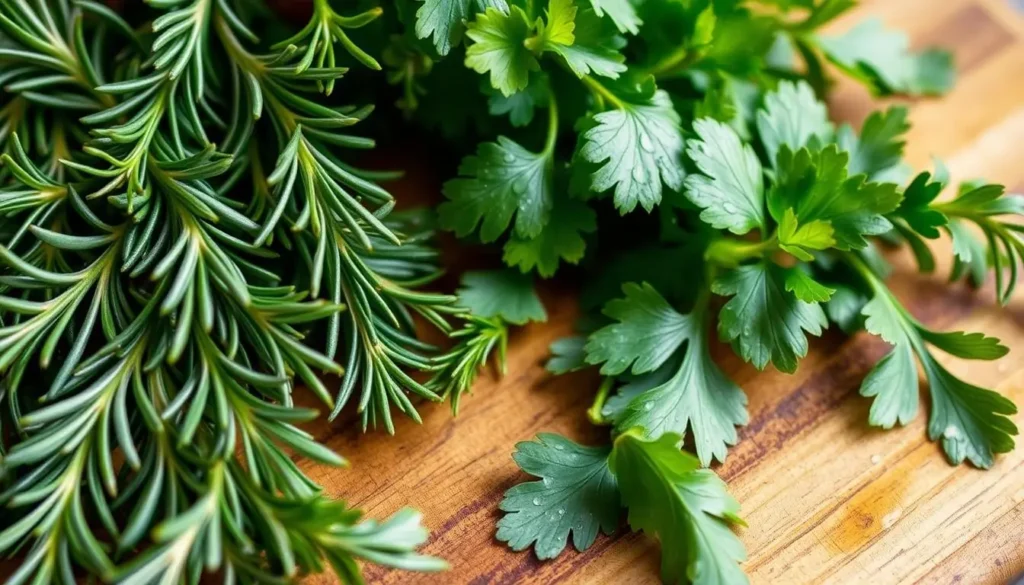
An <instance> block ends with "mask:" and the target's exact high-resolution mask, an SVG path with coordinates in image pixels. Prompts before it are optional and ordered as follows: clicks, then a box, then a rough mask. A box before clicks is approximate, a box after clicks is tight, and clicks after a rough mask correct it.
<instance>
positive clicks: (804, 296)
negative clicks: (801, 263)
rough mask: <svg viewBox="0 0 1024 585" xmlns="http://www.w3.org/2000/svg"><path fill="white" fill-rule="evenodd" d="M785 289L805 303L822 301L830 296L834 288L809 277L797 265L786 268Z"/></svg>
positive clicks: (834, 290) (825, 300)
mask: <svg viewBox="0 0 1024 585" xmlns="http://www.w3.org/2000/svg"><path fill="white" fill-rule="evenodd" d="M786 290H787V291H789V292H791V293H793V296H795V297H796V298H798V299H800V300H801V301H803V302H805V303H824V302H827V301H828V300H829V299H831V298H832V293H834V292H836V289H834V288H830V287H827V286H825V285H823V284H821V283H819V282H818V281H817V280H814V279H813V278H811V275H810V274H807V272H806V271H804V270H803V269H801V268H799V267H794V268H789V269H787V270H786Z"/></svg>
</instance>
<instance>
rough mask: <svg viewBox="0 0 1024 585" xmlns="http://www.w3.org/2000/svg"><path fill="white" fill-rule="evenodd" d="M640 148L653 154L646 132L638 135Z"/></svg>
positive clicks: (652, 146)
mask: <svg viewBox="0 0 1024 585" xmlns="http://www.w3.org/2000/svg"><path fill="white" fill-rule="evenodd" d="M640 148H642V149H644V150H646V151H647V152H654V144H652V143H651V137H650V136H648V135H647V133H646V132H641V133H640Z"/></svg>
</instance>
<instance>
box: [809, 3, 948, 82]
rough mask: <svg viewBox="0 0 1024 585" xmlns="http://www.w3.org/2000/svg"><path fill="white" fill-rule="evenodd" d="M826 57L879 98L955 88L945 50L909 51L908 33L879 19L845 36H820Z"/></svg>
mask: <svg viewBox="0 0 1024 585" xmlns="http://www.w3.org/2000/svg"><path fill="white" fill-rule="evenodd" d="M817 41H818V45H819V46H820V47H821V49H822V51H824V53H825V55H826V56H827V57H828V58H829V59H830V60H831V61H832V62H834V63H835V64H836V65H838V66H839V67H841V68H843V69H844V70H845V71H847V72H848V73H849V74H850V75H852V76H854V77H856V78H858V79H860V80H861V81H863V82H864V83H865V84H866V85H867V86H868V87H869V88H871V90H872V91H873V92H875V93H876V94H880V95H887V94H892V93H900V94H908V95H936V94H942V93H945V92H947V91H949V89H950V88H951V87H952V86H953V78H954V76H955V71H954V69H953V58H952V55H950V54H949V53H948V52H946V51H940V50H935V49H929V50H926V51H924V52H922V53H911V52H910V39H909V38H908V37H907V35H906V33H904V32H902V31H895V30H890V29H886V28H885V25H883V24H882V21H881V20H879V19H877V18H871V19H868V20H865V21H863V22H861V23H860V24H858V25H857V26H855V27H854V28H853V29H851V30H850V31H849V32H847V33H846V34H844V35H842V36H837V37H829V36H819V37H817Z"/></svg>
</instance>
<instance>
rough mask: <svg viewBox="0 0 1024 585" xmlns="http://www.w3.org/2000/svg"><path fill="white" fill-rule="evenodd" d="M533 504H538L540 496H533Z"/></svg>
mask: <svg viewBox="0 0 1024 585" xmlns="http://www.w3.org/2000/svg"><path fill="white" fill-rule="evenodd" d="M533 505H534V506H539V505H540V498H533Z"/></svg>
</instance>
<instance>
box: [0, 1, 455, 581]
mask: <svg viewBox="0 0 1024 585" xmlns="http://www.w3.org/2000/svg"><path fill="white" fill-rule="evenodd" d="M371 18H373V14H370V15H366V16H363V17H357V18H355V19H341V20H339V21H337V22H336V23H328V24H326V25H323V26H321V24H322V23H319V22H314V23H312V24H311V25H310V26H309V27H307V28H306V29H304V30H301V31H299V32H298V36H296V37H294V38H291V39H288V38H282V39H281V40H280V42H278V43H277V44H274V45H271V44H270V39H267V40H261V38H260V37H259V36H257V34H256V32H255V31H257V30H266V31H267V34H268V35H272V34H274V31H275V30H279V28H280V27H277V26H276V25H275V21H276V18H275V17H274V15H273V14H272V13H269V12H267V11H266V9H265V8H263V7H262V5H261V3H260V2H248V1H237V2H236V1H231V0H152V1H150V2H148V3H147V4H146V5H141V4H129V5H128V6H126V7H125V8H124V11H123V12H120V13H119V12H114V11H113V10H111V9H110V8H109V7H108V6H106V5H104V4H102V3H97V2H94V1H91V0H75V1H69V0H3V2H0V85H2V86H3V88H4V91H3V96H2V103H0V108H2V109H0V119H2V125H0V149H2V152H3V156H2V160H3V166H2V170H0V185H2V188H0V216H2V219H0V240H2V245H0V263H2V266H3V270H2V275H0V310H2V319H3V325H2V327H0V372H2V375H3V381H2V386H0V398H2V412H0V424H2V427H0V433H2V434H0V437H2V441H0V457H2V459H0V506H2V507H3V510H4V511H3V513H2V514H0V552H5V553H12V554H15V555H17V558H18V559H19V562H18V566H17V569H16V571H15V572H14V573H13V574H12V575H10V576H8V577H7V581H6V582H7V583H10V584H12V585H17V584H21V583H36V584H43V583H66V584H68V585H70V584H72V583H75V582H76V579H77V578H79V577H81V576H82V574H83V573H88V574H90V575H93V576H97V577H99V578H100V579H102V580H103V581H107V582H117V583H126V584H129V583H131V584H142V583H178V582H189V583H195V582H197V581H198V580H199V578H200V576H201V575H202V574H204V573H207V574H216V575H220V576H221V577H222V579H223V581H224V582H227V583H232V582H242V583H254V582H259V583H280V582H284V581H287V580H289V579H291V578H292V577H294V576H295V575H297V574H299V573H305V572H319V571H322V570H324V569H325V568H328V567H329V568H331V569H333V570H334V571H335V572H336V573H337V574H338V575H339V577H340V578H341V579H343V580H344V581H346V582H353V583H357V582H361V581H362V579H361V576H360V569H359V567H358V564H357V562H356V560H357V559H365V560H367V561H370V562H373V563H379V564H383V565H389V566H394V567H400V568H404V569H413V570H427V571H431V570H438V569H441V568H443V567H444V563H443V562H441V561H439V560H437V559H434V558H430V557H425V556H420V555H418V554H417V553H416V552H415V549H416V548H417V546H418V545H420V544H421V543H422V542H423V541H424V540H425V538H426V531H425V530H424V529H423V528H422V527H421V526H420V523H419V515H418V513H416V512H414V511H412V510H405V511H402V512H399V513H398V514H396V515H395V516H394V517H393V518H391V519H389V520H387V521H383V522H378V521H375V520H369V519H363V518H362V517H361V514H360V512H359V511H358V510H354V509H351V508H349V507H347V506H346V505H345V504H344V503H343V502H340V501H332V500H331V499H329V498H327V497H325V496H323V495H322V494H321V493H320V487H319V486H317V485H316V484H315V483H314V482H313V481H312V480H311V479H310V478H309V477H308V476H307V475H305V474H304V473H303V472H302V471H301V470H300V469H299V468H298V466H297V465H296V462H295V460H294V457H296V456H299V457H306V458H310V459H313V460H315V461H319V462H322V463H325V464H329V465H342V464H344V460H343V459H342V458H341V457H340V456H338V455H337V454H335V453H333V452H331V451H330V450H328V449H326V448H325V447H324V446H322V445H320V444H318V443H317V442H316V440H315V439H314V438H313V437H312V436H311V435H309V434H308V433H306V432H304V431H302V430H301V429H300V428H298V427H297V426H296V425H297V424H298V423H301V422H303V421H307V420H310V419H311V418H313V417H315V416H316V414H317V412H316V411H314V410H310V409H307V408H299V407H297V406H295V405H294V403H293V389H294V388H295V386H296V385H297V384H301V385H302V386H304V387H305V388H308V389H309V390H310V391H311V392H312V393H314V394H315V395H316V396H317V397H318V398H319V399H320V401H322V402H323V403H324V404H325V406H326V407H327V408H328V409H331V408H333V412H334V413H335V414H337V413H338V412H339V410H340V409H342V408H343V407H344V406H345V405H347V404H352V403H356V404H358V410H359V411H360V412H361V416H362V424H363V426H364V427H365V426H366V425H367V424H371V423H372V424H377V423H381V424H383V425H384V426H385V427H387V428H388V429H391V428H392V419H391V410H392V408H395V409H397V410H400V411H402V412H405V413H406V414H408V415H409V416H412V417H414V418H415V417H417V414H416V410H415V408H414V406H413V404H412V401H411V399H410V394H414V395H417V396H422V397H424V398H427V399H430V400H439V399H440V396H439V393H441V392H444V391H445V389H446V388H447V389H448V390H449V391H451V390H452V388H451V387H450V385H449V384H447V383H446V384H441V383H440V382H439V381H434V382H428V383H421V382H418V381H416V380H415V379H413V378H412V377H411V376H410V375H409V372H410V371H415V370H423V371H439V370H441V369H442V368H444V367H445V365H446V364H447V363H448V362H450V361H451V360H452V359H454V357H455V356H453V355H451V354H447V355H446V354H442V352H440V351H439V350H437V349H436V348H434V347H431V346H430V345H427V344H425V343H422V342H420V341H417V340H416V337H415V333H414V331H413V316H414V315H415V316H418V317H421V318H422V320H423V321H425V322H428V323H431V324H433V325H434V326H436V327H437V328H438V329H440V330H441V331H443V332H446V333H450V332H451V331H452V328H453V321H452V319H453V318H458V314H459V313H460V310H459V309H456V308H455V307H454V306H453V303H452V301H453V300H454V297H451V296H446V295H438V294H432V293H429V292H420V291H418V290H417V289H419V288H420V287H421V286H422V285H425V284H427V283H429V282H430V281H431V280H433V279H434V278H435V277H436V276H437V275H438V274H439V270H438V267H437V266H436V264H435V260H436V253H435V252H434V250H432V249H431V248H430V247H429V245H428V242H429V239H430V235H431V234H430V222H426V221H424V216H423V215H422V214H417V213H407V212H403V213H392V208H393V206H394V200H393V198H392V197H391V196H390V195H389V194H388V193H387V192H386V191H385V190H384V189H382V188H381V187H379V186H378V185H377V184H376V182H375V181H376V180H377V179H382V178H387V176H383V175H377V174H374V173H371V172H366V171H362V170H360V169H357V168H354V167H352V166H351V165H349V164H347V163H346V162H345V160H344V159H345V156H346V155H345V151H346V150H347V149H353V148H355V149H361V148H369V147H372V145H373V141H372V140H369V139H367V138H364V137H361V136H357V135H352V134H349V133H348V131H347V129H348V128H349V127H350V126H352V125H354V124H357V123H359V122H360V121H361V120H362V119H363V118H364V117H365V116H366V115H367V114H368V113H369V112H370V110H371V108H369V107H362V108H357V107H349V106H343V105H339V104H337V103H335V102H336V101H337V100H336V99H334V98H331V97H329V96H331V95H332V90H335V89H338V88H341V87H342V84H341V83H338V80H339V79H341V77H342V76H343V75H344V74H345V72H346V68H345V67H342V66H340V65H338V64H336V63H335V60H334V56H333V52H332V50H333V49H332V47H333V45H332V44H331V43H334V42H338V43H340V44H341V45H343V46H344V47H346V49H348V50H349V51H352V52H353V53H354V54H356V55H358V56H362V53H361V52H359V50H358V49H357V48H355V47H354V46H353V45H352V44H351V43H350V42H349V41H348V40H347V38H346V37H345V35H344V33H343V32H341V31H342V29H341V28H339V27H347V26H359V25H360V24H361V23H363V22H365V21H366V20H367V19H371ZM325 54H326V55H328V57H327V58H325ZM335 93H343V92H340V91H336V92H335ZM471 367H475V365H473V366H471ZM343 372H344V377H343V378H342V382H341V384H340V390H339V391H338V392H337V393H336V394H335V393H333V392H330V391H329V390H328V387H327V385H326V384H325V382H324V381H323V378H322V375H323V374H326V375H327V377H331V376H337V375H340V374H342V373H343ZM438 380H439V379H438ZM460 389H461V388H460V387H456V388H455V390H456V391H458V390H460Z"/></svg>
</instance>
